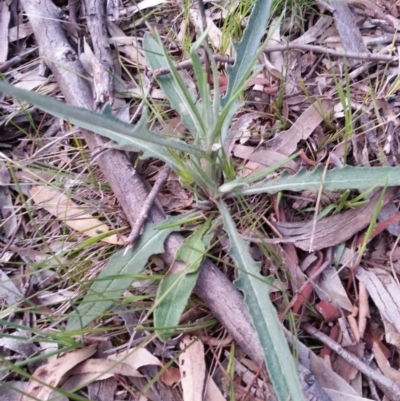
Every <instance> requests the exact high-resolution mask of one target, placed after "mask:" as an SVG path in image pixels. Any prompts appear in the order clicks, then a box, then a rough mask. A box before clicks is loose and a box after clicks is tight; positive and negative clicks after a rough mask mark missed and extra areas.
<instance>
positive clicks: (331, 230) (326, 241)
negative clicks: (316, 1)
mask: <svg viewBox="0 0 400 401" xmlns="http://www.w3.org/2000/svg"><path fill="white" fill-rule="evenodd" d="M396 192H397V188H395V187H393V188H388V189H387V190H386V193H385V195H384V198H383V205H387V204H388V203H389V202H391V201H392V200H393V198H394V196H395V194H396ZM379 197H380V191H378V192H377V193H375V195H374V196H373V197H372V198H371V199H370V200H369V202H368V203H366V204H365V205H362V206H359V207H357V208H356V209H349V210H346V211H345V212H343V213H339V214H336V215H333V216H329V217H325V218H323V219H321V220H318V221H317V223H316V227H315V231H314V233H312V231H313V225H312V223H311V222H310V221H306V222H304V221H300V222H292V223H284V222H282V223H277V227H278V229H279V231H280V232H281V233H282V234H283V235H284V237H285V238H282V239H281V240H280V239H277V240H276V242H293V243H294V244H295V245H296V246H297V247H298V248H300V249H303V250H304V251H309V250H310V246H311V245H312V249H313V251H317V250H320V249H323V248H326V247H328V246H335V245H338V244H341V243H342V242H345V241H347V240H348V239H349V238H351V237H352V236H353V235H354V234H356V233H357V232H359V231H361V230H363V229H364V228H365V227H367V226H368V224H369V223H370V222H371V217H372V215H373V213H374V210H375V207H376V205H377V202H378V200H379ZM312 234H314V235H312ZM311 241H312V243H311Z"/></svg>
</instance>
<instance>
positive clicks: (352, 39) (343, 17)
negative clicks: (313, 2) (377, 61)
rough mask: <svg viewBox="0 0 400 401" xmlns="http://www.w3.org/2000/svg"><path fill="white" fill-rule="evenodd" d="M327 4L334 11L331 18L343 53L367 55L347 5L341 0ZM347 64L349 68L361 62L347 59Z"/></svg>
mask: <svg viewBox="0 0 400 401" xmlns="http://www.w3.org/2000/svg"><path fill="white" fill-rule="evenodd" d="M329 4H330V5H331V6H332V8H334V9H335V11H334V13H333V17H334V19H335V25H336V28H337V30H338V32H339V35H340V38H341V40H342V43H343V47H344V50H345V52H354V53H364V54H366V53H369V50H368V49H367V47H366V46H365V45H364V43H363V40H362V36H361V33H360V30H359V29H358V26H357V24H356V19H355V18H354V15H353V13H352V12H351V10H350V8H349V6H348V5H347V3H346V2H345V1H343V0H330V1H329ZM347 62H348V64H349V65H350V66H351V67H355V66H356V65H359V64H360V63H362V62H363V61H361V60H355V59H348V60H347Z"/></svg>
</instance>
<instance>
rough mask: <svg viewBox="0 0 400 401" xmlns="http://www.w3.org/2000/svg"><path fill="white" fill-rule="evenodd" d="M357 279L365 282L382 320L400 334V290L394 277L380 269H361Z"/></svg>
mask: <svg viewBox="0 0 400 401" xmlns="http://www.w3.org/2000/svg"><path fill="white" fill-rule="evenodd" d="M357 279H358V280H360V281H362V282H363V284H364V286H365V288H366V290H367V292H368V294H369V296H370V297H371V298H372V300H373V301H374V303H375V305H376V307H377V308H378V310H379V312H380V314H381V316H382V318H384V319H385V320H386V321H387V322H389V323H391V325H393V327H394V328H395V329H396V330H397V332H398V333H400V298H399V291H400V288H399V285H398V284H397V282H396V280H395V279H394V278H393V276H392V275H391V274H390V273H389V272H387V271H385V270H383V269H380V268H378V267H376V268H374V269H369V270H366V269H363V268H362V267H359V268H358V271H357Z"/></svg>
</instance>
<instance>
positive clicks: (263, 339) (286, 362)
mask: <svg viewBox="0 0 400 401" xmlns="http://www.w3.org/2000/svg"><path fill="white" fill-rule="evenodd" d="M218 208H219V210H220V212H221V215H222V218H223V220H224V229H225V231H226V232H227V234H228V237H229V241H230V250H229V254H230V256H231V257H232V259H233V260H234V262H235V264H236V266H237V268H238V277H239V278H238V279H237V280H236V282H235V284H236V285H237V287H238V288H239V289H240V290H241V291H243V293H244V297H245V302H246V305H247V308H248V310H249V313H250V316H251V318H252V321H253V324H254V327H255V329H256V332H257V335H258V339H259V341H260V344H261V348H262V351H263V353H264V360H265V363H266V367H267V370H268V374H269V376H270V378H271V381H272V384H273V386H274V389H275V391H276V394H277V396H278V399H279V401H287V400H291V401H304V397H303V395H302V394H303V393H302V390H301V387H300V383H299V379H298V375H297V369H296V367H295V364H294V360H293V357H292V355H291V353H290V349H289V346H288V344H287V342H286V339H285V335H284V333H283V330H282V326H281V323H280V322H279V319H278V315H277V312H276V310H275V308H274V306H273V304H272V302H271V300H270V297H269V291H270V284H268V282H267V279H266V277H262V276H261V274H260V264H259V263H256V262H255V261H254V260H253V259H252V257H251V256H250V253H249V250H248V243H247V242H245V241H243V240H242V239H241V238H240V236H239V234H238V232H237V230H236V227H235V223H234V222H233V220H232V218H231V216H230V214H229V211H228V209H227V207H226V206H225V204H224V203H223V202H219V203H218Z"/></svg>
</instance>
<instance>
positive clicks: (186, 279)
mask: <svg viewBox="0 0 400 401" xmlns="http://www.w3.org/2000/svg"><path fill="white" fill-rule="evenodd" d="M209 226H210V221H207V222H206V223H204V224H203V225H202V226H201V227H199V228H198V229H197V230H196V231H195V232H194V234H193V235H191V236H190V237H189V238H187V239H186V240H185V241H184V242H183V244H182V246H181V247H180V248H179V250H178V252H177V255H176V260H178V261H182V262H184V264H182V263H179V262H178V264H177V265H175V266H176V267H177V268H176V269H175V270H174V271H171V272H167V273H166V275H165V277H164V278H163V280H162V281H161V283H160V285H159V287H158V291H157V296H156V307H155V309H154V327H155V328H156V333H157V335H158V337H159V338H160V339H161V340H163V341H166V340H168V339H169V338H170V337H171V335H173V334H174V332H175V329H174V327H176V326H177V325H178V324H179V320H180V318H181V315H182V313H183V311H184V310H185V307H186V305H187V303H188V301H189V298H190V295H191V293H192V291H193V288H194V286H195V285H196V282H197V278H198V276H199V268H200V266H201V263H202V261H203V259H204V255H205V253H206V249H207V247H208V246H209V241H210V240H211V238H210V237H209V238H208V240H206V241H205V240H204V238H203V236H204V233H205V231H207V230H208V228H209ZM207 242H208V243H207ZM182 268H183V269H182Z"/></svg>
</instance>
